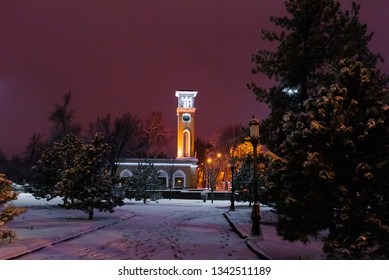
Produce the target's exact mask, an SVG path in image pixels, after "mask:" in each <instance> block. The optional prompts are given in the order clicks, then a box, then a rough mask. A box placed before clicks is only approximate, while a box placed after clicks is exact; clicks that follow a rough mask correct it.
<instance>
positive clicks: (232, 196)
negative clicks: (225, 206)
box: [230, 157, 235, 211]
mask: <svg viewBox="0 0 389 280" xmlns="http://www.w3.org/2000/svg"><path fill="white" fill-rule="evenodd" d="M230 168H231V205H230V211H235V198H234V171H235V158H233V157H232V158H231V159H230Z"/></svg>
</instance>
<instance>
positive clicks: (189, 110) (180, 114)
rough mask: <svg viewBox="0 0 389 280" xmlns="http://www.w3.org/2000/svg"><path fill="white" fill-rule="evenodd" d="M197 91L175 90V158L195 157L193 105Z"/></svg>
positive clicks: (194, 109)
mask: <svg viewBox="0 0 389 280" xmlns="http://www.w3.org/2000/svg"><path fill="white" fill-rule="evenodd" d="M196 95H197V91H184V90H179V91H176V97H177V98H178V106H177V118H178V120H177V158H193V157H195V149H194V139H195V138H194V120H195V118H194V115H195V112H196V108H195V107H194V101H195V97H196Z"/></svg>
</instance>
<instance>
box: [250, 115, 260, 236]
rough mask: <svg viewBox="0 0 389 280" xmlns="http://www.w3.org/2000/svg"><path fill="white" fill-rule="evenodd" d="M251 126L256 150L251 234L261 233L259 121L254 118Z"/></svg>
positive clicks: (254, 149) (251, 139) (251, 135)
mask: <svg viewBox="0 0 389 280" xmlns="http://www.w3.org/2000/svg"><path fill="white" fill-rule="evenodd" d="M249 128H250V141H251V144H252V145H253V151H254V164H253V182H254V204H253V209H252V211H251V220H252V221H253V224H252V227H251V235H260V226H259V222H260V220H261V215H260V209H259V199H258V181H257V145H258V141H259V121H258V120H257V119H254V118H253V119H252V120H251V121H250V122H249Z"/></svg>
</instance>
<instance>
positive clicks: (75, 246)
mask: <svg viewBox="0 0 389 280" xmlns="http://www.w3.org/2000/svg"><path fill="white" fill-rule="evenodd" d="M22 201H23V199H22V200H21V201H20V202H19V203H20V205H22V204H23V202H22ZM35 203H36V202H34V203H32V205H31V204H28V205H30V206H29V212H28V213H29V214H28V215H30V217H28V218H26V217H25V218H24V219H23V218H21V217H19V218H17V219H15V221H13V222H12V224H11V225H10V228H13V229H15V230H16V233H17V234H18V238H19V239H18V240H16V241H14V242H13V243H11V244H7V245H6V246H5V248H7V246H8V247H9V246H12V244H19V245H20V244H22V243H23V242H24V243H26V242H29V243H30V244H29V245H30V247H31V246H32V244H35V243H36V242H37V240H36V239H34V238H33V236H32V235H33V234H32V232H34V234H37V233H38V232H37V230H36V229H33V230H30V232H28V233H27V234H26V232H24V231H28V227H29V226H30V224H31V221H34V223H35V224H37V221H38V220H40V221H43V223H42V224H41V225H40V226H42V227H43V228H46V230H43V229H41V232H40V234H42V236H41V239H43V240H45V241H46V242H47V241H48V240H49V241H50V240H53V239H54V236H56V235H58V234H60V233H61V232H62V233H63V234H62V238H64V237H63V235H66V234H68V233H69V230H72V231H73V233H74V231H79V232H80V231H82V230H86V229H87V228H88V226H89V228H91V227H97V226H100V227H102V226H104V225H108V224H110V226H107V227H103V228H101V229H100V230H98V231H93V232H91V233H89V234H85V235H82V236H80V237H78V238H76V239H72V240H69V241H66V242H62V243H58V244H55V245H52V246H48V247H46V248H44V249H42V250H39V251H37V252H35V253H32V254H28V255H25V256H23V257H21V259H39V260H40V259H92V260H93V259H136V260H149V259H154V260H156V259H166V260H172V259H184V260H194V259H232V260H233V259H257V257H256V255H255V254H254V253H252V252H251V251H250V250H249V249H248V248H247V246H246V244H245V241H244V240H243V239H240V238H239V237H238V235H237V234H236V233H235V232H233V231H232V230H231V228H230V227H229V225H228V222H227V221H226V219H225V218H224V217H223V213H224V212H226V211H227V210H228V205H229V202H227V201H215V203H213V204H211V203H210V202H206V203H203V202H201V201H200V200H198V201H183V200H171V201H168V200H161V201H160V203H155V202H152V203H149V204H146V205H144V204H143V203H140V202H131V201H127V203H126V205H125V206H123V207H120V208H117V210H116V211H115V213H114V214H107V213H96V220H93V221H88V220H87V217H86V214H85V213H83V212H81V211H71V212H68V211H69V210H63V209H58V208H55V206H53V205H51V206H50V205H46V206H45V207H46V208H48V209H43V210H44V211H43V210H42V209H41V208H39V205H42V201H41V202H39V203H38V205H36V204H35ZM43 203H45V202H43ZM57 203H58V202H57ZM31 206H34V207H35V208H34V207H31ZM49 206H50V207H49ZM40 207H42V206H40ZM48 211H51V215H50V214H49V213H48ZM63 211H65V212H63ZM26 215H27V214H26ZM71 215H74V216H73V219H69V217H70V216H71ZM132 215H135V216H132ZM50 216H51V217H53V218H52V220H55V221H56V224H55V223H53V221H50ZM65 217H67V218H65ZM126 217H127V218H126ZM128 217H131V218H128ZM45 224H47V226H46V227H45V226H44V225H45ZM54 224H55V225H56V227H53V225H54ZM98 224H99V225H98ZM40 226H38V229H39V227H40ZM21 227H23V230H24V231H23V230H22V229H21ZM44 231H45V232H46V233H47V232H49V233H48V234H47V235H45V234H43V232H44ZM50 232H51V233H50ZM64 232H67V233H66V234H65V233H64ZM73 233H72V234H73ZM55 238H57V239H58V237H55ZM4 245H5V244H2V245H0V258H2V252H3V250H2V249H3V248H4ZM35 245H36V244H35ZM16 247H18V246H16ZM19 247H20V246H19Z"/></svg>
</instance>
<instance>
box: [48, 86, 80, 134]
mask: <svg viewBox="0 0 389 280" xmlns="http://www.w3.org/2000/svg"><path fill="white" fill-rule="evenodd" d="M71 101H72V93H71V91H68V92H67V93H64V94H63V103H62V104H55V109H54V111H52V112H51V113H50V117H49V120H50V122H52V123H53V125H54V126H53V127H52V128H51V134H52V135H51V138H52V139H51V140H50V141H49V142H55V141H58V140H61V139H62V138H63V137H64V136H65V135H66V134H69V133H73V134H74V135H79V134H80V132H81V126H80V125H79V124H76V123H73V119H74V110H73V109H72V108H71V107H70V102H71Z"/></svg>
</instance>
